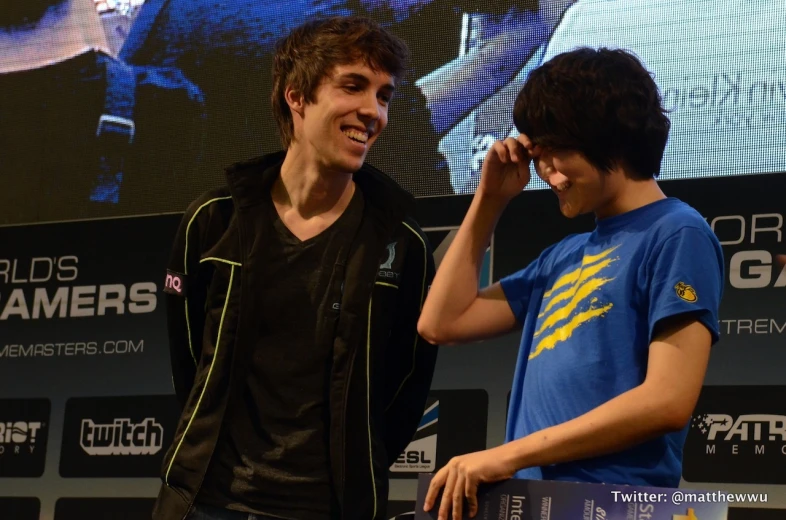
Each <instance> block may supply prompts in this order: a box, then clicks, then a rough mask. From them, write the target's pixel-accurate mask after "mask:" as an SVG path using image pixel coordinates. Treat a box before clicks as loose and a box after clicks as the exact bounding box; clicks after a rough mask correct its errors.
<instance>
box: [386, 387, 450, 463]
mask: <svg viewBox="0 0 786 520" xmlns="http://www.w3.org/2000/svg"><path fill="white" fill-rule="evenodd" d="M438 427H439V400H437V401H435V402H434V403H433V404H432V405H431V406H429V407H427V408H426V411H425V412H424V413H423V418H422V419H421V420H420V425H419V426H418V430H417V432H416V433H415V437H414V438H413V439H412V442H410V443H409V446H407V449H405V450H404V453H402V454H401V455H400V456H399V458H398V459H397V460H396V462H394V463H393V465H392V466H391V467H390V471H393V472H396V473H402V472H416V473H421V472H431V471H434V469H435V468H436V461H437V430H438Z"/></svg>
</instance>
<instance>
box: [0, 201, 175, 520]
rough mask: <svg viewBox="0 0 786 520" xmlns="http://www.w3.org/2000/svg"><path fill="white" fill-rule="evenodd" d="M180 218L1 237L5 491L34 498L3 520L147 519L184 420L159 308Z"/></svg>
mask: <svg viewBox="0 0 786 520" xmlns="http://www.w3.org/2000/svg"><path fill="white" fill-rule="evenodd" d="M180 218H181V216H180V215H164V216H157V217H141V218H127V219H108V220H98V221H82V222H70V223H60V224H44V225H35V226H22V227H4V228H0V244H3V248H2V253H0V330H1V331H2V334H0V381H3V383H2V388H3V392H2V397H3V399H0V478H2V481H0V489H2V494H3V495H8V496H19V497H24V496H33V497H35V498H34V499H29V500H28V499H19V500H23V501H22V502H19V501H18V500H17V499H16V498H14V499H13V500H14V501H13V502H11V503H10V505H9V504H7V503H5V502H0V518H3V519H5V518H12V519H17V518H20V519H25V518H31V519H32V518H35V519H36V520H38V519H39V518H40V519H42V520H44V519H45V520H52V519H53V518H58V519H59V520H62V519H71V518H74V519H76V518H80V519H81V518H107V519H109V518H112V519H128V520H131V519H141V518H149V516H150V511H151V510H152V501H153V497H154V496H155V494H156V491H157V485H156V482H157V481H158V478H157V477H158V473H159V468H160V466H161V463H162V460H163V456H164V452H165V451H166V448H167V447H168V445H169V443H171V442H172V438H173V436H174V425H175V421H176V420H177V416H178V413H179V409H178V406H177V404H176V401H175V397H174V395H173V390H172V383H171V375H170V370H169V351H168V344H167V339H166V323H165V321H166V316H165V309H164V307H163V305H162V304H161V303H160V301H159V299H160V297H161V291H162V288H163V284H164V274H165V266H166V260H167V257H168V255H169V249H170V247H171V240H172V237H173V235H174V233H175V230H176V228H177V225H178V223H179V222H180ZM9 244H10V245H12V247H9V246H8V245H9ZM117 479H122V481H121V482H122V483H119V482H118V480H117ZM102 497H103V498H102ZM120 497H128V499H126V498H122V499H121V498H120ZM96 498H100V499H101V500H98V501H96V500H95V499H96ZM110 498H111V500H110ZM24 500H28V501H27V502H25V501H24ZM30 500H34V504H35V512H32V511H33V510H32V509H31V508H32V507H33V506H32V505H31V504H33V502H31V501H30ZM148 503H149V504H148ZM145 504H148V505H145ZM9 507H13V508H16V509H14V511H19V513H18V514H17V513H14V514H13V515H5V514H3V513H2V510H3V509H2V508H6V510H7V508H9ZM145 508H146V509H145ZM145 511H147V513H145ZM102 515H103V516H102Z"/></svg>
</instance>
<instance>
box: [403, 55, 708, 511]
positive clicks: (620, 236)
mask: <svg viewBox="0 0 786 520" xmlns="http://www.w3.org/2000/svg"><path fill="white" fill-rule="evenodd" d="M513 117H514V122H515V124H516V127H517V129H518V130H519V131H520V132H521V135H520V136H519V137H518V138H517V139H513V138H508V139H505V140H504V141H500V142H497V143H495V144H494V146H493V147H492V149H491V150H490V151H489V153H488V155H487V156H486V159H485V161H484V164H483V171H482V176H481V180H480V185H479V187H478V189H477V191H476V193H475V196H474V199H473V201H472V204H471V206H470V208H469V210H468V212H467V215H466V217H465V219H464V222H463V224H462V226H461V228H460V230H459V231H458V233H457V235H456V237H455V240H454V242H453V244H452V245H451V247H450V248H449V250H448V252H447V253H446V255H445V257H444V259H443V260H442V263H441V265H440V267H439V269H438V272H437V275H436V278H435V279H434V282H433V285H432V286H431V289H430V293H429V295H428V298H427V301H426V303H425V306H424V308H423V312H422V314H421V318H420V322H419V331H420V333H421V334H422V335H423V337H425V338H426V339H427V340H429V341H432V342H435V343H436V342H438V343H439V344H442V345H445V344H455V343H466V342H470V341H475V340H480V339H484V338H489V337H492V336H497V335H500V334H503V333H506V332H509V331H511V330H513V329H515V328H517V327H522V328H523V333H522V337H521V347H520V352H519V358H518V362H517V365H516V371H515V375H514V382H513V388H512V393H511V400H510V410H509V414H508V416H509V419H508V426H507V434H506V442H505V444H503V445H502V446H499V447H496V448H493V449H490V450H486V451H482V452H478V453H471V454H468V455H464V456H461V457H456V458H454V459H453V460H451V461H450V463H449V464H447V465H446V466H445V467H444V468H442V469H441V470H440V471H439V472H438V473H437V474H436V475H435V476H434V479H433V481H432V484H431V488H430V489H429V492H428V494H427V497H426V509H427V510H429V509H431V508H432V507H434V504H435V501H436V497H437V495H438V493H439V491H440V490H441V489H442V488H443V487H444V493H443V497H444V498H443V500H442V501H441V503H440V518H447V513H448V511H449V510H452V512H453V518H461V509H462V503H463V501H464V499H466V500H467V501H468V504H469V509H470V513H471V514H474V513H475V512H476V511H477V501H476V492H477V486H478V484H480V483H486V482H494V481H498V480H502V479H506V478H511V477H514V476H515V477H517V478H528V479H540V478H543V479H551V480H568V481H580V482H605V483H616V484H637V485H649V486H664V487H669V486H672V487H676V486H677V485H678V484H679V481H680V475H681V466H682V464H681V463H682V446H683V442H684V439H685V435H686V433H687V425H688V421H689V419H690V416H691V414H692V412H693V409H694V406H695V404H696V400H697V399H698V396H699V393H700V391H701V387H702V382H703V380H704V374H705V370H706V367H707V362H708V358H709V353H710V348H711V346H712V345H713V344H714V343H715V342H716V341H717V339H718V334H719V332H718V307H719V303H720V299H721V294H722V285H723V256H722V250H721V247H720V244H719V242H718V240H717V239H716V237H715V236H714V234H713V232H712V231H711V229H710V228H709V226H708V225H707V223H706V222H705V221H704V219H703V218H702V216H701V215H699V213H698V212H696V211H695V210H694V209H693V208H691V207H690V206H688V205H687V204H685V203H683V202H681V201H679V200H676V199H673V198H667V197H666V196H665V195H664V194H663V192H662V191H661V190H660V188H659V186H658V184H657V183H656V181H655V177H656V176H657V175H658V172H659V168H660V164H661V160H662V158H663V153H664V148H665V146H666V142H667V139H668V133H669V127H670V124H669V120H668V118H667V117H666V115H665V113H664V110H663V107H662V105H661V100H660V96H659V95H658V90H657V86H656V85H655V83H654V81H653V80H652V78H651V77H650V75H649V73H648V72H647V70H646V69H645V68H644V67H643V66H642V65H641V63H640V62H639V61H638V59H636V58H635V57H634V56H632V55H630V54H629V53H626V52H624V51H619V50H607V49H602V50H591V49H586V48H585V49H577V50H575V51H571V52H568V53H565V54H561V55H558V56H556V57H555V58H553V59H552V60H550V61H549V62H548V63H545V64H544V65H542V66H540V67H539V68H538V69H536V70H534V71H533V72H532V73H531V75H530V77H529V79H528V80H527V83H526V84H525V86H524V87H523V89H522V91H521V92H520V94H519V96H518V98H517V100H516V103H515V106H514V113H513ZM530 162H533V163H534V169H535V171H536V172H537V174H538V175H539V176H540V177H541V178H542V179H543V180H544V181H546V182H547V183H548V184H549V186H550V187H551V188H552V189H553V190H554V192H555V193H556V195H557V198H558V199H559V205H560V210H561V212H562V213H563V215H565V216H566V217H568V218H573V217H575V216H577V215H580V214H584V213H589V212H592V213H594V214H595V216H596V223H597V225H596V228H595V230H594V231H592V232H591V233H583V234H577V235H571V236H568V237H566V238H564V239H563V240H561V241H560V242H558V243H556V244H554V245H552V246H551V247H549V248H547V249H546V250H545V251H543V252H542V253H541V255H540V256H539V257H538V258H537V259H536V260H535V261H533V262H532V263H531V264H529V265H528V266H527V267H525V268H524V269H522V270H521V271H519V272H517V273H514V274H512V275H510V276H507V277H505V278H503V279H502V280H500V281H499V282H498V283H495V284H494V285H492V286H491V287H488V288H486V289H483V290H481V291H478V289H477V288H478V272H479V267H480V265H481V260H482V255H483V252H484V250H485V248H486V246H487V244H488V242H489V239H490V236H491V233H492V231H493V229H494V226H495V224H496V222H497V220H498V219H499V217H500V214H501V213H502V211H503V209H504V208H505V206H506V205H507V203H508V202H509V201H510V200H511V199H512V198H513V197H514V196H516V195H518V194H519V193H521V191H522V190H523V188H524V187H525V186H526V185H527V183H528V182H529V180H530ZM522 238H524V239H526V238H525V237H522Z"/></svg>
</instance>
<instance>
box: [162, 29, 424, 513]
mask: <svg viewBox="0 0 786 520" xmlns="http://www.w3.org/2000/svg"><path fill="white" fill-rule="evenodd" d="M407 57H408V50H407V47H406V46H405V44H403V43H402V42H401V41H400V40H398V39H397V38H395V37H393V36H392V35H390V34H389V33H388V32H387V31H385V30H383V29H381V28H380V27H379V26H378V25H376V24H375V23H374V22H371V21H369V20H366V19H362V18H332V19H328V20H323V21H320V22H312V23H308V24H305V25H303V26H301V27H299V28H297V29H295V30H293V31H292V33H290V35H289V36H287V37H286V38H285V39H284V40H282V42H281V43H280V44H279V45H278V46H277V49H276V55H275V59H274V67H273V95H272V102H273V112H274V114H275V117H276V119H277V123H278V126H279V131H280V134H281V137H282V141H283V144H284V148H285V151H284V152H280V153H276V154H271V155H266V156H263V157H260V158H257V159H253V160H250V161H247V162H243V163H238V164H235V165H233V166H231V167H229V168H228V169H227V172H226V178H227V186H226V187H225V188H221V189H217V190H215V191H212V192H210V193H207V194H205V195H204V196H202V197H201V198H200V199H198V200H197V201H195V202H194V203H192V204H191V206H190V207H189V208H188V210H187V211H186V214H185V217H184V219H183V221H182V225H181V227H180V230H179V232H178V236H177V240H176V243H175V247H174V251H173V255H172V259H171V264H170V267H169V269H168V272H167V284H166V287H167V289H166V291H167V292H168V312H169V327H170V343H171V352H172V353H171V357H172V366H173V380H174V385H175V389H176V392H177V395H178V397H179V398H180V400H181V402H182V405H183V413H182V417H181V420H180V423H179V425H178V428H177V431H176V433H175V439H174V443H173V445H172V446H171V447H170V449H169V451H168V453H167V454H166V457H165V459H164V465H163V472H162V480H163V486H162V487H161V492H160V494H159V498H158V501H157V503H156V506H155V510H154V515H153V516H154V518H156V519H167V520H169V519H183V518H192V519H218V518H221V519H234V518H237V519H241V518H242V519H247V518H258V519H263V518H278V519H281V518H283V519H291V520H312V519H314V520H317V519H334V518H335V519H353V520H354V519H369V520H372V519H381V518H383V515H384V513H385V507H386V501H387V494H388V482H387V474H388V468H389V466H390V465H391V464H392V463H393V462H394V461H395V459H396V457H397V456H398V455H399V454H400V453H401V452H402V451H403V450H404V448H405V447H406V446H407V444H408V443H409V441H410V439H411V438H412V436H413V435H414V432H415V430H416V428H417V425H418V423H419V420H420V417H421V416H422V413H423V409H424V407H425V402H426V398H427V395H428V391H429V388H430V386H431V378H432V374H433V370H434V365H435V363H436V347H434V346H433V345H429V344H428V343H426V342H425V341H424V340H423V339H422V338H421V337H420V336H419V335H418V333H417V321H418V318H419V315H420V310H421V307H422V304H423V300H424V298H425V296H426V292H427V289H428V287H429V285H430V284H431V280H432V277H433V275H434V261H433V257H432V251H431V249H430V247H429V245H428V242H427V241H426V238H425V237H424V235H423V233H422V231H421V230H420V228H419V227H418V225H417V224H416V223H415V222H414V220H413V219H412V209H413V208H412V202H413V200H412V198H411V197H410V196H409V195H408V194H407V193H406V192H405V191H404V190H402V189H401V188H400V187H398V186H397V185H396V184H395V183H394V182H393V181H392V180H390V179H389V178H388V177H387V176H386V175H385V174H383V173H381V172H379V171H378V170H375V169H374V168H372V167H370V166H368V165H367V164H365V162H364V161H365V157H366V154H367V152H368V149H369V147H370V146H371V145H372V144H373V143H374V141H375V140H376V139H377V137H378V136H379V134H380V132H381V131H382V130H383V129H384V128H385V126H386V124H387V112H388V106H389V103H390V101H391V97H392V96H393V92H394V90H395V86H396V83H397V82H398V81H400V79H401V77H402V76H403V74H404V70H405V66H406V59H407Z"/></svg>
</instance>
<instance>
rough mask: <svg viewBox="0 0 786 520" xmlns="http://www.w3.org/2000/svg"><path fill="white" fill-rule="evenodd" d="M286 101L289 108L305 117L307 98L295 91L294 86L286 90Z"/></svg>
mask: <svg viewBox="0 0 786 520" xmlns="http://www.w3.org/2000/svg"><path fill="white" fill-rule="evenodd" d="M284 99H285V100H286V101H287V105H289V108H290V109H291V110H292V111H293V112H295V113H297V114H298V115H300V117H303V109H304V108H305V106H306V101H305V97H304V96H303V94H301V93H300V92H298V91H297V90H295V89H294V88H293V87H292V86H287V88H286V89H285V90H284Z"/></svg>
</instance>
